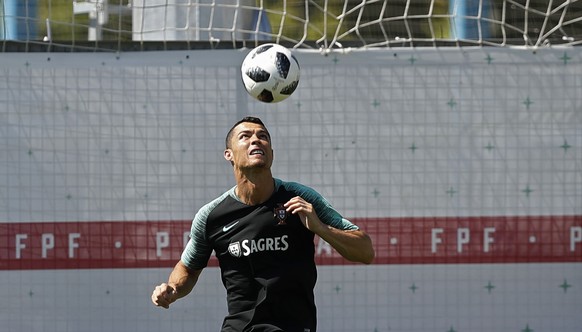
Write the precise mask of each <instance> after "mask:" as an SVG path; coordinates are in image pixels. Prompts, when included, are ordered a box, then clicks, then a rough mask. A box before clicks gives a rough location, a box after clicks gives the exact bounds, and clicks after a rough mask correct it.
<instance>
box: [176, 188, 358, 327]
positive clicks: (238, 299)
mask: <svg viewBox="0 0 582 332" xmlns="http://www.w3.org/2000/svg"><path fill="white" fill-rule="evenodd" d="M274 182H275V191H274V193H273V194H272V195H271V197H270V198H269V199H268V200H267V201H266V202H264V203H262V204H258V205H253V206H249V205H246V204H244V203H242V202H241V201H240V200H239V199H238V198H237V196H236V194H235V188H236V187H233V188H231V189H230V190H228V191H227V192H225V193H224V194H222V195H221V196H220V197H218V198H216V199H215V200H213V201H212V202H210V203H208V204H206V205H205V206H203V207H202V208H201V209H200V210H199V211H198V212H197V213H196V215H195V217H194V220H193V222H192V230H191V236H190V240H189V242H188V244H187V245H186V248H185V249H184V252H183V253H182V257H181V260H182V262H183V263H184V265H186V266H187V267H188V268H190V269H194V270H199V269H202V268H204V267H206V266H207V264H208V260H209V259H210V255H211V254H212V252H213V251H214V252H215V255H216V257H217V258H218V262H219V266H220V270H221V278H222V283H223V285H224V287H225V288H226V292H227V305H228V315H227V316H226V317H225V318H224V321H223V324H222V330H221V331H222V332H242V331H253V332H254V331H261V332H273V331H285V332H315V331H316V325H317V320H316V308H315V300H314V295H313V288H314V287H315V281H316V279H317V271H316V267H315V261H314V253H315V246H314V242H313V240H314V234H313V233H312V232H311V231H309V230H308V229H307V228H306V227H305V226H303V224H302V223H301V220H300V219H299V217H298V216H297V215H293V214H291V213H289V212H286V211H285V208H284V207H283V204H284V203H286V202H287V201H289V200H290V199H291V198H293V197H295V196H301V197H302V198H303V199H305V200H306V201H308V202H309V203H311V204H312V205H313V208H314V210H315V212H316V213H317V215H318V217H319V218H320V220H321V221H322V222H323V223H325V224H327V225H330V226H332V227H335V228H338V229H342V230H357V229H358V227H357V226H356V225H354V224H353V223H351V222H350V221H349V220H347V219H345V218H343V217H342V216H341V215H340V214H339V213H338V212H337V211H336V210H335V209H334V208H333V207H332V206H331V205H330V204H329V203H328V202H327V201H326V200H325V199H324V198H323V197H322V196H321V195H320V194H319V193H317V192H316V191H315V190H313V189H311V188H309V187H307V186H304V185H301V184H299V183H295V182H286V181H282V180H279V179H275V180H274Z"/></svg>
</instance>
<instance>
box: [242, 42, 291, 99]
mask: <svg viewBox="0 0 582 332" xmlns="http://www.w3.org/2000/svg"><path fill="white" fill-rule="evenodd" d="M241 73H242V80H243V83H244V85H245V89H246V90H247V92H248V93H249V94H250V95H251V96H253V97H255V98H256V99H258V100H260V101H262V102H265V103H277V102H280V101H282V100H285V99H287V97H289V96H290V95H291V94H292V93H293V91H295V89H296V88H297V85H298V84H299V62H297V59H296V58H295V57H294V56H293V54H291V51H290V50H289V49H288V48H286V47H284V46H281V45H278V44H263V45H260V46H258V47H256V48H254V49H253V50H252V51H250V52H249V54H247V56H246V57H245V59H244V61H243V63H242V65H241Z"/></svg>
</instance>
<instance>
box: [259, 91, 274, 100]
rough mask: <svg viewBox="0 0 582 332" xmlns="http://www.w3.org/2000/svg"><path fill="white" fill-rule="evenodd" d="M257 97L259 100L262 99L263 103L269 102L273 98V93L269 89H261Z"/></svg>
mask: <svg viewBox="0 0 582 332" xmlns="http://www.w3.org/2000/svg"><path fill="white" fill-rule="evenodd" d="M257 99H258V100H260V101H263V102H265V103H270V102H272V101H273V99H275V98H273V94H272V93H271V91H269V90H263V91H262V92H261V93H259V95H258V96H257Z"/></svg>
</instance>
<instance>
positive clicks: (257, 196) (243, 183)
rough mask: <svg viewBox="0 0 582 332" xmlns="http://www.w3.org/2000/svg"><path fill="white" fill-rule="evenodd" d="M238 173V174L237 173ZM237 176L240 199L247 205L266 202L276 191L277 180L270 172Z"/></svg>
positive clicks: (237, 191) (237, 193) (236, 190)
mask: <svg viewBox="0 0 582 332" xmlns="http://www.w3.org/2000/svg"><path fill="white" fill-rule="evenodd" d="M235 173H236V172H235ZM247 173H248V172H246V173H242V172H240V173H239V174H235V177H236V189H235V193H236V195H237V197H238V199H239V200H240V201H241V202H243V203H244V204H247V205H257V204H261V203H264V202H266V201H267V200H268V199H269V198H270V197H271V195H272V194H273V191H274V190H275V180H274V179H273V175H272V174H271V171H270V170H265V171H262V172H250V173H248V174H247Z"/></svg>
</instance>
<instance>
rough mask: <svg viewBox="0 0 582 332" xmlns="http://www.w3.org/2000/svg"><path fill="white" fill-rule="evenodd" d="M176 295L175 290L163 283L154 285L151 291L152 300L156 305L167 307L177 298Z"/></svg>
mask: <svg viewBox="0 0 582 332" xmlns="http://www.w3.org/2000/svg"><path fill="white" fill-rule="evenodd" d="M176 295H177V293H176V290H175V289H174V288H173V287H172V286H170V285H168V284H166V283H163V284H161V285H159V286H156V288H155V289H154V292H153V293H152V302H153V303H154V304H155V305H156V306H158V307H163V308H166V309H168V308H169V307H170V304H172V303H173V302H174V301H176V300H177V299H178V297H177V296H176Z"/></svg>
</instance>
